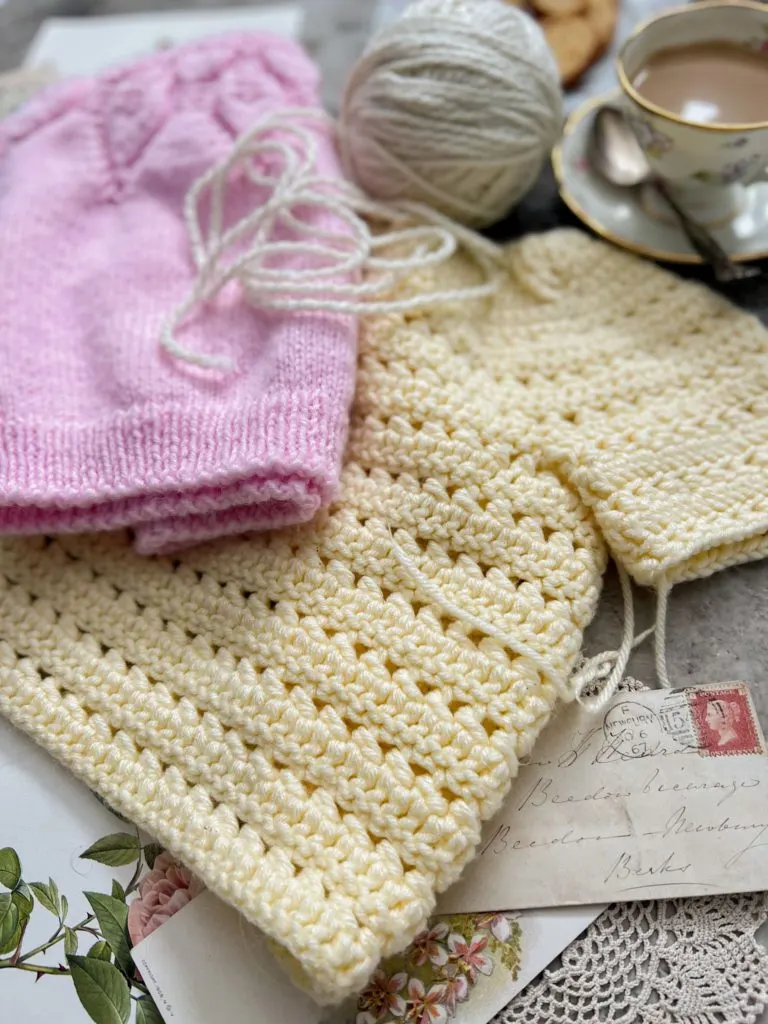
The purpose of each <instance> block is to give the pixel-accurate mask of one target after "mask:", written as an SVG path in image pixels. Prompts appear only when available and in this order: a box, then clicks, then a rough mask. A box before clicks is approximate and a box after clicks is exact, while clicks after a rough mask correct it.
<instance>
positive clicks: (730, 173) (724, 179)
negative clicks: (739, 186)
mask: <svg viewBox="0 0 768 1024" xmlns="http://www.w3.org/2000/svg"><path fill="white" fill-rule="evenodd" d="M760 159H761V157H760V154H759V153H752V154H751V156H745V157H744V158H743V159H741V160H734V161H733V163H730V164H725V165H724V166H723V167H721V168H720V169H719V170H717V171H696V173H695V174H694V175H693V177H694V178H695V179H696V181H700V182H701V183H702V184H704V185H735V184H736V182H738V181H742V180H743V179H744V178H746V177H749V173H750V171H753V170H754V169H755V167H756V166H757V165H758V164H759V163H760Z"/></svg>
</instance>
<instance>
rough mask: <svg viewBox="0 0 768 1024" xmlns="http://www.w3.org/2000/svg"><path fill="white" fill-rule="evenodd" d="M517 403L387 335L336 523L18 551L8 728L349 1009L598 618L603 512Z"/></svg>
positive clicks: (407, 328)
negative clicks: (516, 425)
mask: <svg viewBox="0 0 768 1024" xmlns="http://www.w3.org/2000/svg"><path fill="white" fill-rule="evenodd" d="M501 400H502V399H501V394H500V392H499V391H498V389H496V388H495V386H494V385H493V383H492V382H488V381H487V380H486V379H485V374H484V373H482V372H481V373H478V374H475V375H472V374H471V373H470V372H468V368H467V365H466V360H465V359H464V358H463V357H461V356H457V355H454V354H453V353H452V351H451V346H450V343H449V340H448V339H447V338H443V337H436V336H434V335H432V334H431V333H430V331H429V328H428V325H427V324H426V322H425V321H423V320H420V319H419V318H413V319H409V318H404V317H395V316H393V317H389V318H380V319H378V320H377V321H376V322H375V323H374V324H373V325H371V326H370V327H369V328H368V329H367V330H366V331H365V334H364V338H363V341H362V352H361V359H360V374H359V383H358V395H357V403H356V408H355V411H354V415H353V420H352V433H351V438H350V443H349V451H348V461H347V465H346V469H345V472H344V476H343V489H342V494H341V497H340V500H339V503H338V504H337V505H336V507H335V508H333V509H332V510H331V512H330V514H328V515H326V516H325V517H324V518H323V519H321V520H320V521H319V522H317V523H316V524H315V525H314V526H313V527H310V528H305V529H303V530H297V531H291V532H281V533H278V534H275V535H272V536H269V537H264V536H262V537H255V538H253V539H250V540H239V541H236V540H231V541H228V542H223V543H220V544H218V545H212V546H208V547H205V548H201V549H199V550H196V551H193V552H189V553H186V554H184V555H180V556H178V558H177V559H176V560H174V561H171V560H168V559H166V560H151V559H146V558H142V557H141V556H137V555H136V554H135V553H134V552H133V550H132V548H131V546H130V544H129V543H128V541H127V539H126V538H125V537H123V536H118V537H115V536H107V537H62V538H60V539H58V540H54V541H47V540H43V539H39V540H29V539H27V540H5V541H4V542H0V588H1V589H0V711H2V712H3V713H5V714H6V715H8V716H9V717H10V718H11V719H12V721H14V722H15V723H16V724H17V725H19V726H20V727H21V728H23V729H25V730H26V731H27V732H29V733H30V734H31V735H32V736H34V737H35V739H37V740H38V741H39V742H41V743H43V744H44V745H45V746H46V747H47V748H48V749H49V750H50V751H51V752H52V753H54V754H55V755H56V756H57V757H58V758H60V759H61V760H62V761H64V763H66V764H67V765H69V767H70V768H72V769H73V770H74V771H75V772H76V773H77V774H78V775H79V776H80V777H81V778H83V779H84V780H85V781H86V782H87V783H88V784H89V785H90V786H92V787H94V788H95V789H96V790H97V791H98V792H99V793H100V794H101V795H102V796H103V797H104V798H105V799H106V800H107V801H108V802H109V803H110V804H112V805H113V806H114V807H115V808H116V809H117V810H119V811H120V812H121V813H123V814H124V815H126V816H127V817H129V818H131V819H132V820H134V821H136V822H138V823H139V824H140V825H142V826H143V827H145V828H146V829H147V830H148V831H150V832H151V833H153V834H154V835H156V836H157V837H158V838H159V840H160V841H161V842H162V843H164V844H166V845H167V846H168V847H169V848H170V849H171V850H172V851H173V852H174V853H175V854H177V855H178V856H179V857H181V858H182V859H183V860H184V861H185V862H186V863H187V864H188V865H189V866H190V867H191V868H192V869H193V870H194V871H195V872H196V873H198V874H199V875H200V876H201V878H202V879H203V881H204V882H205V883H206V884H207V885H208V886H209V887H211V888H212V889H214V890H215V891H216V892H217V893H219V894H220V895H221V896H222V897H224V898H225V899H228V900H230V901H231V902H232V903H233V904H235V906H237V907H238V908H239V909H240V910H242V911H243V913H244V914H245V915H246V916H247V917H248V918H250V919H251V920H252V921H254V922H255V923H256V924H257V925H258V926H259V927H260V928H262V929H263V930H264V931H265V932H266V933H267V934H268V935H269V936H271V937H272V938H273V939H275V940H277V942H279V943H280V944H281V945H282V946H283V947H284V948H285V949H286V950H287V951H288V953H289V954H290V955H291V956H292V957H293V958H294V959H295V966H296V969H297V970H298V971H300V972H301V978H302V981H303V983H304V985H305V986H306V987H308V988H309V989H310V990H311V991H312V992H313V994H314V995H315V996H316V997H317V998H318V999H319V1000H320V1001H323V1002H333V1001H335V1000H339V999H341V998H343V997H344V996H346V995H347V994H349V993H351V992H354V991H357V990H358V989H360V988H362V986H363V985H364V984H365V982H366V981H367V979H368V977H369V975H370V974H371V972H372V971H373V969H374V968H375V966H376V964H377V962H378V960H379V959H380V957H382V956H383V955H386V954H389V953H392V952H394V951H396V950H398V949H400V948H402V947H403V946H405V945H407V943H408V942H409V941H410V939H411V938H412V937H413V936H414V935H415V934H416V933H417V932H418V931H419V930H420V929H421V928H422V927H423V925H424V923H425V921H426V919H427V917H428V915H429V914H430V912H431V910H432V909H433V906H434V901H435V893H436V892H437V891H439V890H442V889H445V888H446V887H447V886H448V885H450V883H451V882H453V881H454V880H455V879H456V878H457V877H458V875H459V873H460V871H461V869H462V866H463V865H464V864H466V863H467V861H468V860H469V859H470V858H471V856H472V854H473V851H474V848H475V846H476V844H477V842H478V840H479V837H480V829H481V824H482V822H483V821H484V820H485V819H486V818H488V817H489V816H490V815H492V814H493V813H494V812H495V810H496V809H497V808H498V807H499V805H500V803H501V801H502V799H503V797H504V795H505V793H506V791H507V789H508V786H509V782H510V779H511V778H512V776H513V775H514V774H515V772H516V770H517V764H518V760H519V758H520V757H522V756H523V755H525V754H527V753H528V752H529V751H530V750H531V747H532V744H533V741H534V739H535V738H536V736H537V734H538V733H539V731H540V730H541V728H542V726H543V725H544V723H545V722H546V720H547V718H548V716H549V714H550V711H551V709H552V707H553V704H554V703H555V700H556V697H557V694H558V692H562V693H566V694H567V693H568V690H567V687H568V685H569V684H568V677H569V673H570V671H571V669H572V667H573V665H574V662H575V661H576V659H577V657H578V653H579V648H580V645H581V634H582V630H583V629H584V627H585V626H586V625H587V623H588V622H589V621H590V619H591V618H592V615H593V613H594V610H595V606H596V603H597V599H598V593H599V587H600V579H601V574H602V571H603V569H604V566H605V562H606V554H605V549H604V545H603V543H602V541H601V539H600V537H599V534H598V532H597V529H596V526H595V523H594V518H593V516H592V514H591V513H590V511H589V509H587V508H586V507H585V506H584V504H583V503H582V502H581V501H580V499H579V497H578V495H577V494H576V492H575V491H574V490H572V489H571V488H569V486H568V485H567V484H565V483H564V482H563V481H562V480H561V479H560V478H559V476H558V475H557V473H556V472H553V471H552V470H549V469H547V468H546V467H544V466H542V465H540V463H539V461H538V459H537V458H536V457H535V455H532V454H527V453H525V452H523V451H522V442H523V441H524V440H525V438H522V439H521V438H519V437H517V436H516V435H515V433H514V430H513V429H510V427H509V425H508V424H507V423H506V421H505V420H504V417H503V416H502V409H501ZM390 531H391V532H390ZM403 563H407V567H406V565H404V564H403ZM422 574H423V575H422ZM432 586H434V587H437V588H438V589H439V595H438V597H439V601H438V603H435V601H433V600H432V599H430V596H429V594H428V593H427V591H428V590H429V589H430V587H432ZM451 602H453V604H454V605H456V606H458V608H459V609H460V610H461V612H462V613H464V612H467V613H469V614H475V615H476V616H478V617H480V618H481V619H482V621H483V622H484V623H489V624H492V625H493V626H495V628H496V629H497V630H498V631H499V632H500V633H503V634H504V635H505V636H508V637H509V641H508V645H507V646H506V647H504V646H502V645H501V644H500V643H499V642H497V641H493V640H490V639H487V638H486V637H485V635H484V633H483V632H482V631H478V630H477V629H475V628H473V626H472V624H471V623H467V622H465V621H460V620H459V619H457V617H456V616H455V615H452V614H450V613H449V611H448V610H447V606H448V605H449V604H450V603H451Z"/></svg>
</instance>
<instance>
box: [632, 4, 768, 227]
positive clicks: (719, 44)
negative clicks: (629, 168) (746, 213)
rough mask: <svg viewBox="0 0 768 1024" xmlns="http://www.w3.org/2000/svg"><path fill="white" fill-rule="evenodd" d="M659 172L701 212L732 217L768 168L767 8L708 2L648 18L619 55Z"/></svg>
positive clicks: (706, 217)
mask: <svg viewBox="0 0 768 1024" xmlns="http://www.w3.org/2000/svg"><path fill="white" fill-rule="evenodd" d="M618 73H619V80H620V83H621V87H622V91H623V104H624V108H625V111H626V113H627V116H628V117H629V119H630V121H631V123H632V126H633V128H634V130H635V133H636V134H637V137H638V140H639V142H640V144H641V146H642V147H643V150H644V151H645V154H646V156H647V157H648V160H649V162H650V163H651V166H652V167H653V169H654V171H655V172H656V173H657V174H659V175H660V176H661V177H662V178H664V180H665V182H666V183H667V185H668V187H669V188H671V189H672V190H673V192H674V193H675V196H676V198H678V199H679V200H680V201H682V202H684V203H685V204H686V206H687V208H688V209H689V211H690V212H691V213H693V214H694V215H695V216H697V217H698V218H699V219H700V220H702V221H704V222H706V223H709V224H716V223H718V222H723V221H727V220H730V219H731V218H733V217H734V216H735V215H736V214H737V213H738V212H739V210H740V209H741V207H742V205H743V202H742V201H743V197H744V188H745V187H746V186H747V185H749V184H750V183H751V182H753V181H757V180H766V178H768V173H766V167H767V166H768V6H766V5H763V4H761V3H756V2H752V0H731V2H723V0H701V2H699V3H695V4H690V5H689V6H687V7H682V8H675V9H673V10H670V11H667V12H665V13H663V14H661V15H659V16H658V17H656V18H654V19H652V20H651V21H649V22H646V23H645V24H643V25H641V26H640V27H639V28H638V29H637V30H636V31H635V32H634V33H633V34H632V35H631V36H630V37H629V39H628V40H627V41H626V43H625V44H624V46H623V48H622V50H621V53H620V54H619V58H618Z"/></svg>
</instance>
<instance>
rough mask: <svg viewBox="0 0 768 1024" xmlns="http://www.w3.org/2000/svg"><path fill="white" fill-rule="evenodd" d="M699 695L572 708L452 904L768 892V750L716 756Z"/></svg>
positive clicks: (492, 829)
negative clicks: (704, 739) (696, 717)
mask: <svg viewBox="0 0 768 1024" xmlns="http://www.w3.org/2000/svg"><path fill="white" fill-rule="evenodd" d="M722 692H723V689H722V687H720V688H719V689H718V694H721V693H722ZM738 692H739V695H740V699H741V700H745V699H748V697H746V696H745V691H744V688H743V687H741V688H740V689H739V691H738ZM697 693H698V694H699V695H700V693H701V691H697ZM722 699H723V698H722V697H718V700H722ZM697 700H698V701H699V703H700V702H701V697H700V696H698V697H697ZM692 704H694V702H693V701H688V700H687V698H686V691H674V692H673V693H666V692H664V691H650V692H640V693H633V694H632V695H631V699H630V698H628V697H622V698H619V699H618V700H616V701H614V702H613V703H612V704H611V705H610V706H609V707H608V709H607V710H606V712H605V713H604V715H602V717H601V718H599V719H596V718H594V717H592V716H590V715H589V714H588V713H587V712H585V711H583V710H582V709H579V708H573V709H569V712H567V713H566V712H563V713H561V715H560V716H559V718H558V720H557V722H556V723H555V725H554V726H553V727H552V728H551V729H550V730H549V731H548V732H547V733H545V735H544V739H543V741H542V742H541V743H540V745H539V747H537V749H536V750H535V751H534V756H533V757H532V758H531V759H530V760H529V761H528V763H527V764H526V765H525V766H524V767H523V768H522V769H521V771H520V775H519V777H518V779H517V781H516V783H515V785H514V787H513V789H512V791H511V793H510V795H509V797H508V799H507V801H506V803H505V805H504V807H503V809H502V810H501V811H500V813H499V814H498V815H497V816H496V818H495V819H493V821H492V822H490V823H489V824H488V826H487V827H486V829H485V830H484V833H483V841H482V843H481V845H480V848H479V856H478V857H477V859H476V860H475V862H474V863H473V864H472V865H470V866H469V868H468V869H467V871H466V872H465V875H464V877H463V878H462V880H461V881H460V882H459V884H458V885H457V886H455V887H454V889H451V890H449V892H448V894H447V897H448V898H447V899H446V900H444V904H445V910H446V912H459V911H466V912H475V911H478V912H479V911H491V910H500V909H510V910H515V909H520V910H522V909H526V908H532V907H545V906H554V905H560V904H562V903H583V904H589V903H599V902H605V901H608V900H611V899H619V900H620V899H641V898H644V897H646V896H647V897H648V898H652V897H653V896H654V895H656V896H658V895H662V894H663V895H666V896H670V895H678V894H679V895H689V896H690V895H697V894H702V895H706V894H711V893H715V892H723V893H724V892H747V891H755V890H762V889H768V856H767V855H766V854H767V853H768V757H765V756H764V755H760V756H755V754H754V753H752V754H751V755H750V756H747V755H744V756H740V755H733V756H729V757H719V758H718V757H711V756H705V755H706V752H705V751H702V750H701V748H700V742H699V739H698V738H697V736H698V734H697V731H696V728H694V724H695V723H693V721H692V719H691V714H690V710H689V708H690V706H691V705H692ZM442 906H443V903H441V908H442Z"/></svg>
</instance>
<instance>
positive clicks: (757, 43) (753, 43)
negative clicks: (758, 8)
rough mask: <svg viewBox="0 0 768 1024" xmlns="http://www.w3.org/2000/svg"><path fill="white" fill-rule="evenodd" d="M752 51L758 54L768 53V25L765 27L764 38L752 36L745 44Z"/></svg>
mask: <svg viewBox="0 0 768 1024" xmlns="http://www.w3.org/2000/svg"><path fill="white" fill-rule="evenodd" d="M745 45H746V46H747V47H748V48H749V49H750V50H755V51H756V52H757V53H768V25H763V34H762V36H752V38H751V39H747V41H746V44H745Z"/></svg>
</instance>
